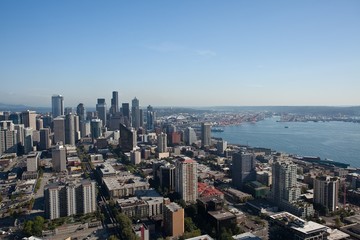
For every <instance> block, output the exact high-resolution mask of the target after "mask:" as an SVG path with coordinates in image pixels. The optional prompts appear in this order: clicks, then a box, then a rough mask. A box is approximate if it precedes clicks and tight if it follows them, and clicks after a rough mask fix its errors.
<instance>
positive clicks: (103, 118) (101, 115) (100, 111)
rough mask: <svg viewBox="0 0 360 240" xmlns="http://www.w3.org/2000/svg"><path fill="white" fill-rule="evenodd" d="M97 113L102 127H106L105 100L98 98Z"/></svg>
mask: <svg viewBox="0 0 360 240" xmlns="http://www.w3.org/2000/svg"><path fill="white" fill-rule="evenodd" d="M96 111H97V113H98V116H99V119H100V120H101V121H102V126H105V125H106V120H107V119H106V112H107V106H106V102H105V99H104V98H98V100H97V104H96Z"/></svg>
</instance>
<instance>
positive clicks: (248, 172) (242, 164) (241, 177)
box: [232, 153, 256, 189]
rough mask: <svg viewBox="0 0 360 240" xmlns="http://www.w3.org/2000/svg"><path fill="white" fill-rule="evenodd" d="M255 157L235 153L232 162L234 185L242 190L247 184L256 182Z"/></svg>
mask: <svg viewBox="0 0 360 240" xmlns="http://www.w3.org/2000/svg"><path fill="white" fill-rule="evenodd" d="M255 179H256V172H255V157H254V155H252V154H243V153H234V154H233V160H232V182H233V185H234V186H235V187H236V188H238V189H242V188H243V186H244V184H245V183H247V182H251V181H255Z"/></svg>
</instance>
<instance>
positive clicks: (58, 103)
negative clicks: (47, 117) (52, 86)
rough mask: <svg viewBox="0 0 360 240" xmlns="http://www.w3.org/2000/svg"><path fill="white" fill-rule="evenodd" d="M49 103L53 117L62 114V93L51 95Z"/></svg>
mask: <svg viewBox="0 0 360 240" xmlns="http://www.w3.org/2000/svg"><path fill="white" fill-rule="evenodd" d="M51 103H52V115H53V118H56V117H58V116H61V115H64V97H63V96H62V95H53V96H52V97H51Z"/></svg>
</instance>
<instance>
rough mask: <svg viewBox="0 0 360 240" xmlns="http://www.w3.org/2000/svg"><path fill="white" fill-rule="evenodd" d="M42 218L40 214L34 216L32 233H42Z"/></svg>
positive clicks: (37, 234) (38, 234)
mask: <svg viewBox="0 0 360 240" xmlns="http://www.w3.org/2000/svg"><path fill="white" fill-rule="evenodd" d="M44 222H45V220H44V218H43V217H41V216H36V217H35V218H34V225H33V229H32V233H33V235H35V236H41V235H42V230H43V228H44Z"/></svg>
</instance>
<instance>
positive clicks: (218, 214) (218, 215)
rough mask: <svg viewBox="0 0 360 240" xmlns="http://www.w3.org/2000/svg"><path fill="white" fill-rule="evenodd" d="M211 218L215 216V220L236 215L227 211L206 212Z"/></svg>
mask: <svg viewBox="0 0 360 240" xmlns="http://www.w3.org/2000/svg"><path fill="white" fill-rule="evenodd" d="M208 213H209V214H210V215H211V216H212V217H213V218H215V219H216V220H225V219H229V218H236V216H235V215H234V214H233V213H231V212H228V211H224V210H221V211H209V212H208Z"/></svg>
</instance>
